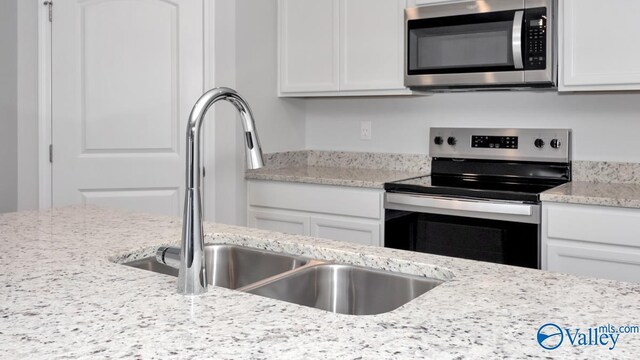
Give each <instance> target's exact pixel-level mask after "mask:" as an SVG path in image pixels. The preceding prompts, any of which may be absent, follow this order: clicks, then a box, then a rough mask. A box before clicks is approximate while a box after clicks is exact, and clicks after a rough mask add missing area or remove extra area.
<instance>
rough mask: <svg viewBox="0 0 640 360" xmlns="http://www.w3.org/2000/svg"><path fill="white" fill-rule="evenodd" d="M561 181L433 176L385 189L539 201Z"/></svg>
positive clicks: (389, 185)
mask: <svg viewBox="0 0 640 360" xmlns="http://www.w3.org/2000/svg"><path fill="white" fill-rule="evenodd" d="M564 182H565V181H563V182H556V181H553V182H522V181H514V180H508V179H500V180H498V179H478V178H473V177H463V176H459V177H456V176H442V175H433V176H423V177H419V178H414V179H409V180H403V181H396V182H393V183H387V184H385V190H387V191H390V192H405V193H419V194H432V195H444V196H452V197H464V198H477V199H496V200H509V201H523V202H538V201H539V200H540V198H539V195H540V193H541V192H544V191H546V190H549V189H552V188H554V187H556V186H559V185H562V184H563V183H564Z"/></svg>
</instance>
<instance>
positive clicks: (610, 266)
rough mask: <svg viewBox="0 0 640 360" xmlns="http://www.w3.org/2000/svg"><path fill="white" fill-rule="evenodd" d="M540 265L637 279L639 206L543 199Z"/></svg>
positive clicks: (639, 274) (639, 265)
mask: <svg viewBox="0 0 640 360" xmlns="http://www.w3.org/2000/svg"><path fill="white" fill-rule="evenodd" d="M542 216H543V218H542V268H543V269H545V270H550V271H558V272H564V273H570V274H575V275H585V276H593V277H598V278H604V279H612V280H621V281H630V282H638V283H640V209H626V208H614V207H606V206H592V205H575V204H561V203H547V202H544V203H543V206H542Z"/></svg>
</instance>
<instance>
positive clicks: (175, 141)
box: [52, 0, 203, 215]
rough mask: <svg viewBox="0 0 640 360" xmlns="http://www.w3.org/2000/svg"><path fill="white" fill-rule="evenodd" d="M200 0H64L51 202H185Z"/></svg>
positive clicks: (55, 50) (177, 206) (56, 37)
mask: <svg viewBox="0 0 640 360" xmlns="http://www.w3.org/2000/svg"><path fill="white" fill-rule="evenodd" d="M202 14H203V1H202V0H56V1H55V2H54V20H53V23H52V137H53V140H52V141H53V155H54V156H53V185H52V188H53V189H52V190H53V191H52V192H53V205H54V206H60V205H67V204H78V203H90V204H99V205H106V206H112V207H121V208H126V209H131V210H139V211H146V212H153V213H161V214H167V215H179V214H181V212H182V209H181V208H182V198H183V190H184V184H183V182H184V174H185V170H184V165H185V161H184V156H185V154H184V147H185V146H184V132H185V126H186V121H187V118H188V115H189V112H190V110H191V106H192V105H193V103H194V102H195V101H196V100H197V98H198V96H200V95H201V93H202V92H203V15H202Z"/></svg>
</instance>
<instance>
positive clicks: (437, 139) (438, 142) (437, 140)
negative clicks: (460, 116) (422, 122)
mask: <svg viewBox="0 0 640 360" xmlns="http://www.w3.org/2000/svg"><path fill="white" fill-rule="evenodd" d="M433 143H434V144H436V145H442V144H443V143H444V139H442V136H436V137H435V138H434V139H433Z"/></svg>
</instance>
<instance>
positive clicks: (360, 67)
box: [278, 0, 412, 97]
mask: <svg viewBox="0 0 640 360" xmlns="http://www.w3.org/2000/svg"><path fill="white" fill-rule="evenodd" d="M406 5H407V0H324V1H317V0H278V58H279V66H278V68H279V70H278V71H279V96H282V97H287V96H292V97H314V96H364V95H408V94H411V93H412V92H411V91H410V90H408V89H407V88H405V87H404V77H403V73H404V48H405V46H404V8H405V7H406Z"/></svg>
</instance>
